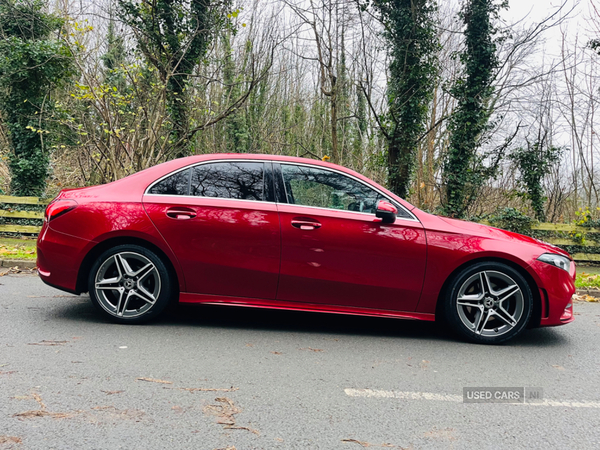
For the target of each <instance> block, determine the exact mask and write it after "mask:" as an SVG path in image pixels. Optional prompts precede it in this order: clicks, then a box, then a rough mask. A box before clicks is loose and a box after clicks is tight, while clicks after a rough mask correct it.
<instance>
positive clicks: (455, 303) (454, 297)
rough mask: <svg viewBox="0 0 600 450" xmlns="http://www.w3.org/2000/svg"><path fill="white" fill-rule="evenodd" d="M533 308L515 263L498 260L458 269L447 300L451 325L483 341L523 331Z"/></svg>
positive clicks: (504, 338)
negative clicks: (511, 265)
mask: <svg viewBox="0 0 600 450" xmlns="http://www.w3.org/2000/svg"><path fill="white" fill-rule="evenodd" d="M532 309H533V296H532V294H531V289H530V288H529V285H528V283H527V281H526V280H525V279H524V278H523V276H522V275H521V274H520V273H519V272H517V271H516V270H515V269H513V268H512V267H510V266H508V265H506V264H502V263H497V262H482V263H477V264H474V265H472V266H470V267H467V268H466V269H464V270H463V271H462V272H460V273H458V274H457V275H456V276H455V277H454V279H453V280H452V282H451V283H450V286H449V289H448V290H447V291H446V295H445V301H444V315H445V318H446V321H447V322H448V324H449V325H450V326H451V328H453V329H454V331H456V332H457V333H458V334H459V335H461V336H462V337H465V338H466V339H468V340H470V341H472V342H476V343H482V344H499V343H501V342H505V341H507V340H509V339H511V338H513V337H515V336H517V335H518V334H520V333H521V332H522V331H523V330H524V329H525V327H526V326H527V323H528V322H529V319H530V317H531V314H532Z"/></svg>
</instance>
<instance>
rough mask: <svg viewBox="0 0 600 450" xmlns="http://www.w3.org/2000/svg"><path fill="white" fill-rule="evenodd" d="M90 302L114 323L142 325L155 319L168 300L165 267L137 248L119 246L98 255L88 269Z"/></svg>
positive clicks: (155, 257) (153, 257)
mask: <svg viewBox="0 0 600 450" xmlns="http://www.w3.org/2000/svg"><path fill="white" fill-rule="evenodd" d="M88 286H89V291H90V298H91V300H92V303H93V304H94V305H95V306H96V307H97V308H98V309H99V310H100V311H101V312H102V313H103V314H104V315H105V316H106V317H107V318H109V319H110V320H112V321H113V322H117V323H132V324H133V323H143V322H146V321H148V320H150V319H153V318H154V317H156V316H158V315H159V314H160V313H161V312H162V311H163V310H164V309H165V307H166V306H167V305H168V304H169V301H170V299H171V297H172V291H173V290H172V281H171V277H170V275H169V271H168V270H167V268H166V266H165V264H164V263H163V262H162V260H161V259H160V258H159V257H158V256H157V255H156V254H154V253H153V252H152V251H150V250H148V249H146V248H144V247H141V246H139V245H119V246H116V247H113V248H111V249H109V250H107V251H105V252H104V253H102V255H100V257H99V258H98V259H97V260H96V262H95V263H94V264H93V265H92V268H91V270H90V274H89V279H88Z"/></svg>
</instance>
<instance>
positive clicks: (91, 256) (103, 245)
mask: <svg viewBox="0 0 600 450" xmlns="http://www.w3.org/2000/svg"><path fill="white" fill-rule="evenodd" d="M124 244H130V245H131V244H133V245H139V246H140V247H144V248H146V249H148V250H150V251H152V252H154V253H155V254H156V255H157V256H158V257H159V258H160V259H161V260H162V261H163V263H164V264H165V266H166V267H167V270H168V271H169V274H170V275H171V276H172V277H173V281H174V282H173V286H174V288H175V289H176V290H177V292H176V293H175V294H174V298H178V297H179V291H180V289H181V288H180V282H181V280H180V279H179V276H178V274H177V270H176V269H175V265H174V264H173V261H171V258H169V257H168V256H167V254H166V253H165V252H164V251H163V250H162V249H161V248H160V247H158V246H157V245H155V244H153V243H152V242H149V241H147V240H145V239H142V238H138V237H132V236H117V237H112V238H109V239H106V240H104V241H102V242H99V243H98V244H97V245H95V246H94V247H92V248H91V249H90V250H89V251H88V253H87V254H86V255H85V257H84V258H83V261H82V262H81V265H80V267H79V272H78V274H77V284H76V288H75V289H76V291H77V293H78V294H80V293H82V292H87V291H88V290H89V289H88V275H89V272H90V269H91V268H92V265H93V264H94V261H95V260H96V259H97V258H98V257H99V256H100V255H101V254H102V253H104V252H105V251H106V250H108V249H109V248H112V247H116V246H117V245H124Z"/></svg>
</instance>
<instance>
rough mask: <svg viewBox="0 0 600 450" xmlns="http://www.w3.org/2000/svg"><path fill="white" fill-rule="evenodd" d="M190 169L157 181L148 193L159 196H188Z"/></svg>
mask: <svg viewBox="0 0 600 450" xmlns="http://www.w3.org/2000/svg"><path fill="white" fill-rule="evenodd" d="M190 172H191V169H186V170H182V171H179V172H177V173H174V174H173V175H171V176H169V177H167V178H165V179H164V180H161V181H159V182H158V183H156V184H155V185H154V186H152V187H151V188H150V190H149V191H148V193H150V194H160V195H188V192H189V187H190Z"/></svg>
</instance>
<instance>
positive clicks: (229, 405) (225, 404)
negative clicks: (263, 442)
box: [203, 397, 260, 435]
mask: <svg viewBox="0 0 600 450" xmlns="http://www.w3.org/2000/svg"><path fill="white" fill-rule="evenodd" d="M215 401H216V402H218V403H219V404H217V405H206V406H205V407H204V409H203V412H204V414H210V415H213V416H217V423H218V424H219V425H225V426H224V428H226V429H228V430H246V431H250V432H251V433H254V434H256V435H260V432H259V431H258V430H255V429H253V428H249V427H242V426H239V425H236V422H235V417H234V415H236V414H239V413H240V412H242V410H241V409H239V408H238V407H237V406H235V405H234V404H233V401H232V400H231V399H229V398H227V397H217V398H215Z"/></svg>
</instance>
